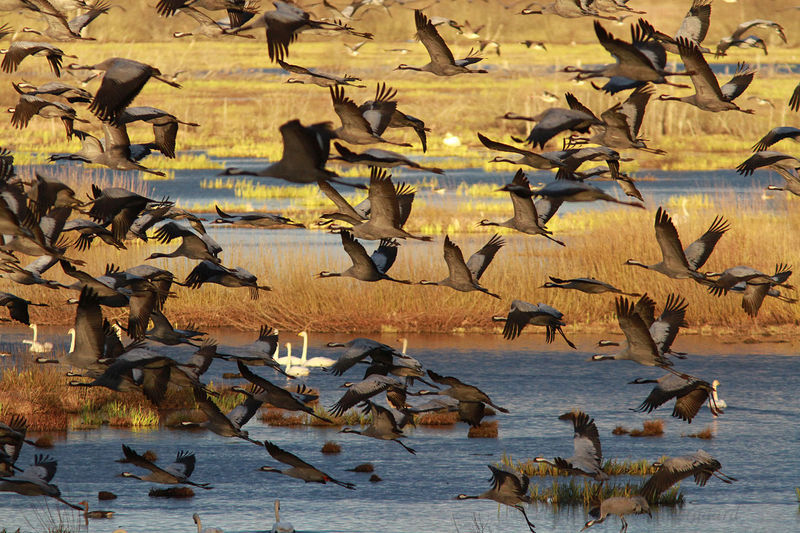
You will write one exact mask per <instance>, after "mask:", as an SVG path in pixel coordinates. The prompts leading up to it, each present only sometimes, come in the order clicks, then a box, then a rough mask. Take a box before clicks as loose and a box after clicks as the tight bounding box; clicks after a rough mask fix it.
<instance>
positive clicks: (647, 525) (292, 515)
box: [0, 332, 800, 533]
mask: <svg viewBox="0 0 800 533" xmlns="http://www.w3.org/2000/svg"><path fill="white" fill-rule="evenodd" d="M213 333H214V335H215V336H216V337H218V338H220V340H221V341H222V342H230V343H234V342H249V341H250V340H252V339H251V338H249V336H248V335H246V334H238V333H237V334H235V335H234V334H231V335H225V332H213ZM44 335H45V337H46V338H47V339H48V340H51V338H50V337H48V333H45V334H44ZM334 338H336V339H343V338H344V337H341V336H338V337H329V336H324V338H323V337H322V336H316V337H315V336H313V334H312V339H311V350H310V356H314V355H326V356H329V357H335V355H334V354H335V353H336V351H335V350H333V349H329V348H321V347H320V346H321V345H322V344H323V343H324V342H328V341H329V340H332V339H334ZM62 339H63V337H62ZM53 340H55V339H53ZM299 340H300V339H297V338H293V336H292V335H291V334H289V333H286V334H285V335H284V336H282V341H292V342H299ZM382 340H384V341H385V342H395V339H394V338H393V337H386V338H384V339H382ZM574 340H575V341H576V342H577V344H578V347H579V350H577V351H572V350H568V349H567V350H564V349H562V345H561V344H559V342H560V339H559V340H557V341H556V345H555V346H550V345H546V344H544V342H543V332H535V333H533V334H531V335H524V336H523V337H522V338H521V339H518V340H517V341H512V342H507V341H504V340H502V339H501V338H500V337H499V336H496V335H483V336H466V337H457V336H436V337H421V336H420V337H412V339H411V342H410V348H409V353H411V354H412V355H414V356H415V357H417V358H418V359H419V360H420V361H421V362H422V363H423V364H424V365H425V366H426V367H428V368H432V369H434V370H436V371H437V372H440V373H442V374H445V375H455V376H458V377H459V378H461V379H462V380H463V381H466V382H469V383H472V384H475V385H477V386H479V387H480V388H481V389H482V390H484V391H485V392H486V393H488V394H489V395H490V396H491V397H492V399H493V400H494V401H495V402H496V403H498V404H499V405H502V406H504V407H506V408H508V409H509V410H510V411H511V413H510V414H508V415H502V414H501V415H499V416H498V417H497V418H496V420H498V422H499V428H500V437H499V438H498V439H468V438H467V437H466V433H467V427H466V426H465V425H464V424H458V425H457V426H455V427H450V428H446V429H441V428H435V429H431V428H425V427H419V428H417V429H416V430H411V431H410V435H409V437H408V438H407V439H406V443H407V444H408V445H409V446H412V447H414V448H415V449H416V450H417V455H416V456H412V455H410V454H409V453H407V452H406V451H405V450H403V449H402V448H401V447H400V446H398V445H396V444H395V443H392V442H383V441H376V440H373V439H368V438H363V437H359V436H357V435H345V434H339V433H337V431H336V430H332V429H321V428H305V427H304V428H273V427H268V426H266V425H264V424H263V423H261V422H260V421H258V420H254V421H252V422H251V423H250V424H249V425H248V426H247V427H246V429H247V430H248V431H250V435H251V436H252V437H253V438H256V439H269V440H272V441H274V442H275V443H277V444H278V445H279V446H282V447H285V448H287V449H289V450H291V451H293V452H294V453H296V454H297V455H299V456H300V457H302V458H303V459H305V460H307V461H309V462H311V463H312V464H314V465H316V466H317V467H319V468H320V469H322V470H324V471H326V472H328V473H329V474H330V475H332V476H333V477H335V478H337V479H340V480H343V481H350V482H353V483H356V484H357V486H358V488H357V490H355V491H348V490H346V489H344V488H342V487H338V486H336V485H317V484H304V483H302V482H301V481H298V480H295V479H292V478H288V477H285V476H279V475H276V474H268V473H264V472H258V471H257V469H258V467H259V466H261V465H265V464H270V465H275V462H274V461H273V460H272V459H271V458H270V457H269V456H268V454H267V453H266V452H265V451H264V450H263V449H260V448H259V447H256V446H254V445H253V444H250V443H247V442H244V441H239V440H236V439H225V438H223V437H219V436H217V435H214V434H211V433H206V432H197V431H180V430H170V429H161V430H158V431H138V432H137V431H128V430H120V429H110V428H104V429H100V430H93V431H71V432H68V433H67V434H65V435H63V436H62V437H61V440H58V441H57V443H56V446H55V448H54V449H52V450H50V453H52V455H54V456H55V457H56V458H57V459H58V461H59V468H58V473H57V474H56V477H55V479H54V482H55V483H57V484H58V485H59V487H60V489H61V491H62V493H63V496H64V498H66V499H67V500H69V501H80V500H82V499H84V498H86V499H88V500H89V501H90V503H91V507H92V508H99V509H108V510H113V511H115V512H116V513H117V514H116V516H115V517H114V519H113V520H111V521H93V522H92V525H91V531H107V532H110V531H111V530H112V529H114V528H118V527H120V528H125V529H126V530H127V531H128V532H129V533H136V532H153V531H170V532H187V533H188V532H193V531H195V529H194V525H193V523H192V519H191V515H192V513H193V512H199V513H200V514H201V516H202V518H203V521H204V525H206V526H215V527H220V528H222V529H224V530H225V531H268V530H269V529H270V528H271V525H272V522H273V513H272V502H273V500H274V499H275V498H279V499H280V500H281V517H282V520H283V521H289V522H292V523H293V524H294V526H295V527H296V528H297V529H298V531H319V532H334V531H337V532H338V531H342V532H367V531H368V532H421V531H424V532H445V531H447V532H450V531H452V532H456V531H459V532H472V531H476V526H475V525H474V522H477V523H479V524H482V525H483V527H484V529H483V531H487V532H488V531H503V532H516V531H519V532H524V531H527V528H526V526H525V524H524V523H523V522H522V519H521V517H520V516H519V513H518V512H516V511H513V510H511V511H508V510H506V508H502V509H500V510H499V512H498V506H497V505H496V504H494V503H493V502H486V501H475V500H472V501H466V502H459V501H455V500H454V499H453V498H454V497H455V496H456V495H457V494H459V493H462V492H463V493H467V494H479V493H481V492H483V491H484V490H486V489H487V488H488V484H487V482H486V479H487V478H488V474H489V471H488V469H487V468H486V465H487V464H489V463H496V462H498V461H499V460H500V458H501V456H502V454H504V453H506V454H511V455H512V456H513V457H514V458H515V459H527V458H532V457H535V456H537V455H544V456H546V457H553V456H557V455H560V456H565V454H566V456H568V455H571V453H572V443H571V438H572V431H571V426H570V425H569V424H568V423H564V422H561V421H559V420H558V419H557V417H558V415H560V414H562V413H563V412H566V411H569V410H572V409H576V408H577V409H583V410H585V411H586V412H588V413H589V414H590V415H591V416H593V417H594V418H595V421H596V423H597V426H598V429H599V431H600V435H601V440H602V443H603V452H604V457H605V458H615V459H618V460H624V459H641V458H647V459H649V460H656V459H658V458H659V457H661V456H662V455H682V454H686V453H690V452H693V451H695V450H697V449H698V448H703V449H705V450H706V451H708V452H709V453H711V454H712V455H713V456H714V457H715V458H717V459H718V460H719V461H720V462H721V463H722V466H723V468H722V471H723V472H725V473H727V474H729V475H731V476H734V477H736V478H738V482H736V483H734V484H733V485H725V484H723V483H721V482H719V480H717V479H714V478H712V479H711V480H710V481H709V483H708V485H707V486H706V487H698V486H696V485H695V484H694V483H692V482H691V480H687V481H685V482H684V483H683V485H682V489H683V490H684V492H685V495H686V504H685V505H684V506H683V507H681V508H678V509H662V510H655V512H654V513H653V518H652V519H650V518H648V517H647V516H635V517H631V518H630V519H629V523H630V531H631V532H634V531H670V532H687V533H689V532H692V533H693V532H696V531H704V532H729V531H743V532H745V531H746V532H754V531H770V532H773V531H775V532H778V531H797V530H798V528H800V519H798V504H797V501H796V496H795V493H794V488H795V486H797V485H798V481H797V477H796V476H797V472H798V471H800V459H798V456H800V443H799V442H798V439H797V430H796V420H797V419H798V415H800V406H799V404H798V402H797V400H796V393H797V390H798V388H800V376H799V375H798V373H797V359H796V358H794V357H790V356H786V355H788V354H792V353H794V352H796V343H794V345H787V344H765V345H748V346H735V345H724V344H707V343H703V339H702V338H701V337H690V336H679V337H678V340H677V342H676V349H678V350H683V351H688V352H690V353H691V354H692V355H691V356H690V358H689V359H688V360H686V361H680V362H679V363H678V364H677V367H678V368H680V369H681V370H683V371H685V372H689V373H691V374H694V375H697V376H700V377H702V378H704V379H707V380H709V381H710V380H712V379H719V380H720V381H721V383H722V384H721V385H720V387H719V391H720V396H721V397H722V398H723V399H724V400H725V401H726V402H727V404H728V409H727V410H726V412H725V414H724V415H722V416H721V417H719V418H718V419H716V420H714V419H712V417H711V415H710V413H709V412H708V410H707V409H706V408H703V410H701V412H700V413H699V415H698V416H697V417H696V418H695V420H694V422H693V423H692V424H691V425H688V424H686V423H683V422H680V421H678V420H676V419H673V418H670V416H669V414H670V412H671V409H670V408H669V407H668V406H664V407H662V408H661V409H660V410H658V411H656V412H655V413H654V414H653V415H644V414H641V413H635V412H632V411H630V410H629V408H632V407H636V406H637V405H638V404H639V402H640V401H641V400H642V399H643V398H644V397H645V396H646V395H647V393H648V392H649V388H648V386H637V385H626V383H627V382H628V381H631V380H632V379H634V378H636V377H657V376H659V375H660V373H659V372H658V371H657V370H654V369H650V368H645V367H642V366H639V365H636V364H634V363H630V362H613V361H603V362H589V361H587V359H588V357H589V356H590V354H591V353H592V351H593V344H594V342H596V340H597V339H596V338H593V337H588V336H586V337H579V338H576V339H574ZM184 353H188V352H181V353H180V354H177V353H176V355H177V356H178V357H183V354H184ZM13 363H14V362H13V361H7V362H5V363H4V364H6V365H8V364H13ZM233 371H235V365H233V364H231V363H226V362H223V361H216V362H215V363H214V365H213V366H212V368H211V370H210V372H209V379H213V380H214V381H215V383H218V382H219V381H220V380H221V374H222V372H233ZM257 372H259V373H261V374H262V375H264V376H265V377H267V378H268V379H273V380H274V381H278V382H280V381H281V380H280V379H279V378H278V376H276V375H274V374H273V373H272V372H271V371H269V372H268V371H266V370H263V369H260V370H257ZM358 377H360V371H359V370H358V369H353V370H351V371H350V372H349V373H348V374H347V375H345V376H343V377H339V378H336V377H333V376H329V375H327V374H324V373H322V372H320V371H317V370H312V375H311V376H310V377H309V378H307V383H308V384H309V385H311V386H314V387H319V389H320V391H321V395H322V402H323V403H324V404H325V405H330V404H331V403H333V402H334V401H336V399H338V397H339V395H340V394H341V393H342V389H340V388H338V386H339V385H340V384H341V383H343V382H344V381H346V380H348V379H353V378H358ZM412 401H413V399H412ZM654 415H655V416H657V417H659V418H662V419H664V420H665V421H666V428H665V435H664V436H663V437H658V438H631V437H628V436H613V435H611V431H612V429H613V428H614V427H615V426H617V425H623V426H626V427H629V428H634V427H641V425H642V422H643V421H644V420H647V419H651V418H653V416H654ZM708 425H710V426H711V427H712V429H713V431H714V434H715V438H714V439H713V440H710V441H705V440H704V441H700V440H696V439H692V438H687V437H684V436H683V435H685V434H687V433H692V432H696V431H700V430H702V429H703V428H704V427H706V426H708ZM328 440H335V441H336V442H338V443H340V444H341V445H342V453H341V454H340V455H333V456H330V455H329V456H326V455H323V454H321V453H320V448H321V447H322V445H323V443H324V442H325V441H328ZM122 443H125V444H128V445H130V446H132V447H133V448H134V449H136V450H138V451H140V452H143V451H145V450H147V449H152V450H153V451H155V452H156V453H157V454H158V456H159V462H160V463H164V462H166V463H168V462H170V461H171V459H172V458H173V457H174V454H175V453H177V451H178V450H182V449H186V450H193V451H194V452H195V453H196V454H197V468H196V470H195V472H194V474H193V475H192V479H193V480H194V481H196V482H211V483H213V485H214V487H215V488H214V489H213V490H209V491H204V490H200V489H197V490H196V491H195V492H196V496H195V497H194V498H193V499H190V500H181V501H177V500H175V501H171V500H166V501H165V500H160V499H153V498H149V497H148V496H147V492H148V490H149V489H150V487H151V485H150V484H148V483H144V482H139V481H136V480H131V479H124V478H121V477H116V475H117V474H119V473H120V472H122V471H123V470H124V469H125V468H126V467H128V465H121V464H117V463H115V462H114V460H115V459H118V458H120V457H121V444H122ZM33 453H34V450H32V449H31V448H30V447H25V448H24V449H23V453H22V457H21V458H20V462H19V464H20V465H22V466H25V465H27V464H28V463H30V462H31V461H32V457H33ZM363 462H371V463H373V464H374V465H375V473H376V474H378V475H379V476H380V477H381V478H382V479H383V481H382V482H380V483H369V482H368V481H367V478H368V476H369V475H368V474H357V473H353V472H347V471H346V469H348V468H353V467H354V466H356V465H358V464H360V463H363ZM129 468H132V467H129ZM532 482H533V483H539V484H543V485H544V486H547V485H548V484H549V480H548V479H543V478H534V479H533V480H532ZM100 490H110V491H112V492H114V493H115V494H117V495H118V496H119V498H118V499H117V500H114V501H110V502H97V499H96V494H97V492H98V491H100ZM48 506H49V508H50V510H51V511H52V512H55V510H56V509H61V508H62V507H61V506H60V504H58V502H54V501H52V500H51V501H50V502H49V503H48ZM43 508H44V502H43V498H33V497H23V496H18V495H15V494H0V526H2V527H6V528H9V529H12V530H13V529H15V528H17V527H21V528H22V529H23V531H31V530H35V529H36V528H35V527H32V526H31V525H30V524H34V525H35V524H37V521H36V517H37V516H42V515H44V514H45V511H44V510H43ZM67 514H69V513H67ZM528 514H529V516H530V518H531V520H532V521H533V522H534V523H535V524H536V525H537V531H555V532H567V531H569V532H575V531H578V530H580V529H581V527H582V526H583V524H584V522H585V521H586V520H587V515H586V510H585V509H583V508H581V507H576V508H560V509H556V508H554V507H552V506H550V505H544V504H540V505H531V506H530V508H529V511H528ZM595 528H596V530H597V531H614V532H616V531H617V530H618V528H619V522H618V521H617V519H616V518H609V519H608V520H607V522H606V523H605V524H602V525H597V526H595Z"/></svg>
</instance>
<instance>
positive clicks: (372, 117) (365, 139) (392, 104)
mask: <svg viewBox="0 0 800 533" xmlns="http://www.w3.org/2000/svg"><path fill="white" fill-rule="evenodd" d="M330 93H331V100H332V101H333V110H334V111H335V112H336V115H337V116H338V117H339V120H340V121H341V123H342V125H341V126H340V127H339V128H336V129H335V130H333V131H332V132H331V133H332V136H333V137H335V138H338V139H341V140H343V141H345V142H348V143H350V144H374V143H389V144H394V145H397V146H411V145H410V144H408V143H397V142H394V141H390V140H388V139H384V138H383V137H381V134H380V133H378V132H383V131H385V130H386V128H387V127H388V125H389V122H390V121H391V119H392V115H393V114H394V112H395V110H396V109H397V102H396V101H394V100H393V98H394V96H395V95H396V94H397V91H395V90H394V89H389V88H387V87H386V84H383V85H378V89H377V95H376V97H375V100H374V101H373V102H372V105H371V106H370V107H369V108H367V109H363V110H362V109H361V108H359V106H357V105H356V103H355V101H353V99H352V98H348V97H346V96H345V95H344V87H336V86H334V87H330Z"/></svg>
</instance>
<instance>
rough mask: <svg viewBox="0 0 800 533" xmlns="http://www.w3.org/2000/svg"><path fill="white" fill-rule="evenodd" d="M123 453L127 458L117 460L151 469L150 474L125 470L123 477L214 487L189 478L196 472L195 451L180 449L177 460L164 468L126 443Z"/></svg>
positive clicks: (207, 487)
mask: <svg viewBox="0 0 800 533" xmlns="http://www.w3.org/2000/svg"><path fill="white" fill-rule="evenodd" d="M122 453H123V454H124V455H125V458H124V459H119V460H117V462H118V463H130V464H132V465H135V466H138V467H139V468H144V469H145V470H149V471H150V473H149V474H147V475H144V476H139V475H136V474H132V473H130V472H123V473H121V474H120V476H122V477H129V478H134V479H138V480H141V481H149V482H150V483H161V484H164V485H191V486H193V487H199V488H201V489H207V490H208V489H213V488H214V487H212V486H210V484H209V483H195V482H194V481H190V480H189V476H191V475H192V472H194V466H195V461H196V458H195V455H194V452H187V451H183V450H182V451H179V452H178V455H177V456H176V457H175V462H174V463H171V464H169V465H167V466H165V467H164V468H161V467H160V466H158V465H156V464H155V463H154V462H152V461H150V460H148V459H146V458H145V457H143V456H141V455H139V454H138V453H136V451H135V450H133V448H131V447H129V446H127V445H125V444H123V445H122Z"/></svg>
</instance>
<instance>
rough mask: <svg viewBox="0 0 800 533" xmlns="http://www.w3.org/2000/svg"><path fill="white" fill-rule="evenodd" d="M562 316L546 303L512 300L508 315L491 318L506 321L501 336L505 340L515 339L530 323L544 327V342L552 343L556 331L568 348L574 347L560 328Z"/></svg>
mask: <svg viewBox="0 0 800 533" xmlns="http://www.w3.org/2000/svg"><path fill="white" fill-rule="evenodd" d="M563 318H564V313H562V312H561V311H559V310H558V309H556V308H554V307H551V306H549V305H547V304H543V303H538V304H536V305H534V304H532V303H528V302H524V301H522V300H514V301H512V302H511V310H510V311H509V312H508V316H502V315H500V316H493V317H492V320H494V321H495V322H505V323H506V325H505V326H504V327H503V338H504V339H506V340H513V339H516V338H517V337H519V334H520V333H522V330H523V329H524V328H525V326H527V325H528V324H532V325H534V326H544V327H545V342H546V343H548V344H550V343H552V342H553V341H554V340H555V338H556V333H559V334H560V335H561V337H562V338H563V339H564V342H566V343H567V345H569V347H570V348H573V349H576V347H575V344H573V343H572V341H570V340H569V339H568V338H567V336H566V335H564V331H563V330H562V329H561V326H563V325H565V322H564V320H563Z"/></svg>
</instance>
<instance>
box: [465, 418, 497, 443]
mask: <svg viewBox="0 0 800 533" xmlns="http://www.w3.org/2000/svg"><path fill="white" fill-rule="evenodd" d="M497 426H498V424H497V420H492V421H490V422H481V425H479V426H478V427H470V428H469V431H468V432H467V438H470V439H496V438H497V435H498V430H497Z"/></svg>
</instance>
